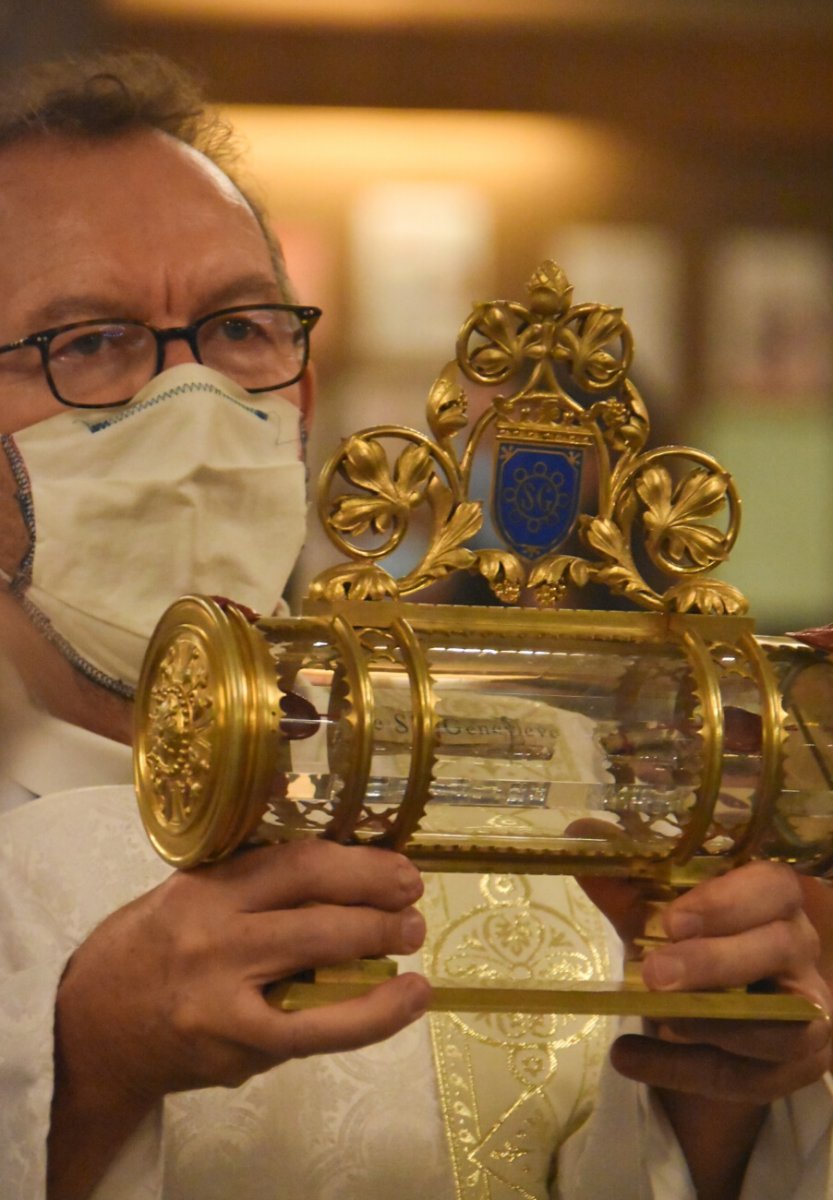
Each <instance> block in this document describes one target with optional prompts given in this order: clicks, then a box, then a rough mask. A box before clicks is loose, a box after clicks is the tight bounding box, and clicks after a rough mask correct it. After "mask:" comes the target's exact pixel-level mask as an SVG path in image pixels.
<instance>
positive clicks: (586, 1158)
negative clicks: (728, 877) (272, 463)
mask: <svg viewBox="0 0 833 1200" xmlns="http://www.w3.org/2000/svg"><path fill="white" fill-rule="evenodd" d="M44 729H48V730H49V732H50V738H49V743H48V745H43V744H41V746H40V750H39V751H38V749H37V740H38V739H37V738H36V737H34V735H33V737H32V738H31V739H30V740H29V741H28V742H27V743H26V744H25V745H24V744H23V743H22V742H21V743H20V745H19V746H18V751H19V753H18V762H17V767H18V768H19V771H18V772H17V777H18V780H19V782H22V783H24V784H26V785H27V788H28V790H29V791H34V790H37V786H38V785H39V784H42V783H43V780H44V777H46V776H50V775H51V776H52V777H53V779H54V777H57V778H60V777H61V776H62V774H64V773H65V774H66V776H67V777H68V778H71V779H72V780H73V782H75V783H76V784H78V785H79V786H77V787H76V789H75V790H73V791H71V792H60V793H58V794H55V795H52V796H44V797H42V798H41V799H39V800H34V801H32V802H31V803H27V804H24V805H21V806H19V807H17V808H15V809H13V810H12V811H9V812H7V813H5V814H4V815H3V816H2V817H0V835H1V836H0V858H2V863H1V864H0V914H2V915H1V916H0V938H1V939H2V940H1V941H0V972H1V973H2V981H1V982H0V989H1V990H0V1181H2V1183H0V1194H2V1196H3V1197H6V1196H8V1197H9V1198H11V1197H14V1198H15V1200H43V1198H44V1196H45V1165H46V1137H47V1133H48V1125H49V1106H50V1098H51V1092H52V1078H53V1040H52V1027H53V1009H54V998H55V991H56V988H57V985H58V982H59V980H60V976H61V973H62V971H63V969H64V966H65V964H66V961H67V959H68V957H69V956H70V955H71V953H72V951H73V949H74V948H75V947H76V946H77V945H78V944H79V943H80V942H81V941H82V940H83V939H84V938H85V936H87V934H88V933H89V931H90V930H91V929H92V928H93V927H94V926H95V925H96V924H97V923H98V922H99V921H100V920H101V919H102V918H103V917H104V916H105V915H106V914H107V913H108V912H110V911H112V910H113V909H115V908H117V907H118V906H120V905H121V904H123V903H125V902H126V901H128V900H130V899H131V898H133V897H134V896H136V895H138V894H140V893H141V892H143V891H145V890H147V889H148V888H149V887H152V886H153V885H155V884H156V883H158V882H159V881H161V880H162V879H164V878H165V877H166V875H167V874H168V871H169V868H168V867H166V866H165V864H164V863H162V862H161V860H159V859H157V858H156V856H155V855H154V853H153V852H152V850H151V849H150V846H149V844H148V842H147V839H146V838H145V835H144V833H143V831H142V828H141V825H140V822H139V819H138V814H137V810H136V804H135V800H134V799H133V796H132V790H131V788H130V787H129V785H123V786H103V787H102V786H99V787H86V788H85V787H83V786H81V784H82V783H83V780H82V779H81V778H80V777H81V776H82V775H83V771H84V761H85V760H86V761H87V767H88V771H89V778H91V779H93V780H95V779H96V777H97V774H99V775H100V772H101V771H102V770H103V771H105V772H113V771H114V769H115V768H114V759H113V758H110V759H109V761H108V764H107V765H106V766H103V765H102V760H101V757H100V754H99V752H103V754H104V756H105V757H107V756H114V758H115V759H117V760H120V763H121V766H120V768H119V769H120V770H122V771H124V772H126V773H129V752H128V751H127V750H126V749H125V748H122V749H121V751H119V750H118V748H116V750H115V751H114V748H113V744H112V743H107V744H106V745H102V744H101V743H102V739H100V738H95V737H94V736H93V735H89V734H85V733H83V732H82V731H79V730H73V731H69V732H68V733H67V736H66V737H65V738H63V739H62V737H61V736H60V732H61V731H60V730H58V729H57V728H56V727H55V726H52V725H51V723H49V722H47V725H46V726H44ZM27 758H28V763H27V761H26V760H27ZM37 777H39V778H37ZM17 798H19V796H18V797H17ZM425 912H426V916H427V918H428V923H429V937H428V942H427V945H426V949H425V951H424V958H425V960H426V966H427V968H428V970H429V972H430V973H432V974H436V973H439V974H440V975H444V976H446V977H449V978H454V979H457V980H461V979H471V980H474V979H477V978H479V979H482V980H484V981H489V982H506V981H508V980H510V979H511V978H513V977H515V978H517V977H518V976H517V973H518V972H519V971H521V973H522V974H523V973H524V972H526V973H527V975H528V977H530V978H535V979H536V980H539V981H542V982H544V981H546V980H547V979H549V980H552V979H554V978H555V975H554V974H553V972H558V973H560V975H561V977H570V976H572V977H574V978H576V977H588V975H589V976H591V977H592V976H593V975H601V974H605V973H607V972H608V971H609V970H610V959H611V953H610V950H609V946H608V944H606V942H607V936H608V935H606V933H605V929H604V926H603V923H602V921H601V919H600V918H599V917H598V915H597V914H596V913H595V911H594V910H593V909H592V908H591V906H590V905H589V904H588V903H587V901H586V900H585V899H584V897H583V896H582V894H581V893H580V891H579V889H578V888H577V887H576V886H575V885H574V883H573V881H572V880H563V879H561V878H558V877H538V878H535V879H532V880H528V879H521V878H516V877H510V876H489V877H477V876H456V875H449V876H433V877H431V878H429V880H428V886H427V891H426V899H425ZM554 964H560V965H554ZM406 965H408V966H410V965H416V966H419V965H420V964H419V956H415V960H414V961H409V962H408V963H407V964H406ZM610 1034H611V1030H610V1029H609V1028H608V1027H607V1022H605V1021H603V1020H600V1019H597V1018H567V1017H556V1018H540V1017H538V1018H497V1017H478V1018H457V1017H449V1016H442V1017H441V1016H434V1017H431V1018H430V1019H426V1020H423V1021H420V1022H418V1023H417V1024H416V1025H414V1026H412V1027H411V1028H409V1029H407V1030H405V1031H403V1032H402V1033H400V1034H399V1035H397V1036H396V1037H394V1038H392V1039H390V1040H389V1041H388V1042H386V1043H384V1044H382V1045H380V1046H374V1047H370V1048H368V1049H365V1050H360V1051H353V1052H351V1053H349V1054H338V1055H328V1056H322V1057H317V1058H311V1059H305V1060H303V1061H296V1062H290V1063H287V1064H284V1065H283V1066H280V1067H277V1068H275V1069H274V1070H272V1071H270V1072H268V1073H267V1074H265V1075H262V1076H258V1077H256V1078H255V1079H252V1080H250V1081H249V1082H248V1083H247V1084H245V1085H244V1086H243V1087H241V1088H238V1089H236V1090H225V1089H210V1090H206V1091H202V1092H194V1093H187V1094H182V1095H176V1096H171V1097H168V1099H167V1100H166V1102H165V1104H164V1107H161V1106H160V1108H159V1110H158V1111H156V1112H154V1113H153V1114H151V1116H150V1117H148V1118H147V1119H146V1121H145V1122H144V1123H143V1125H142V1126H141V1127H140V1128H139V1129H138V1130H137V1131H136V1133H135V1134H134V1135H133V1137H132V1138H131V1139H130V1140H129V1141H128V1143H127V1144H126V1145H125V1146H124V1147H123V1150H122V1152H121V1154H120V1155H119V1157H118V1159H117V1160H116V1161H115V1162H114V1163H113V1164H112V1166H111V1168H110V1170H109V1171H108V1173H107V1175H106V1176H105V1178H104V1179H103V1180H102V1182H101V1183H100V1185H99V1187H98V1188H97V1189H96V1191H95V1200H160V1198H163V1200H229V1198H230V1197H236V1198H239V1200H425V1198H426V1197H430V1198H431V1200H546V1197H548V1196H552V1197H557V1198H558V1200H607V1198H608V1197H610V1198H611V1200H614V1198H615V1200H695V1198H694V1192H693V1189H692V1187H691V1183H690V1180H689V1178H688V1173H687V1171H686V1168H685V1164H684V1162H683V1160H682V1156H681V1154H680V1151H679V1148H678V1146H677V1143H676V1141H675V1139H674V1137H673V1134H672V1133H671V1131H670V1129H669V1127H668V1125H667V1122H666V1121H665V1119H664V1117H663V1115H662V1113H661V1112H660V1111H659V1109H658V1106H657V1105H655V1104H654V1103H653V1102H652V1099H651V1096H650V1095H649V1093H648V1092H647V1090H646V1089H644V1088H641V1087H638V1086H636V1085H634V1084H632V1083H630V1082H628V1081H626V1080H624V1079H622V1078H621V1077H619V1076H616V1075H615V1073H613V1072H612V1071H609V1070H608V1069H606V1068H603V1063H604V1058H605V1049H606V1046H607V1044H608V1042H609V1038H610ZM600 1070H601V1071H602V1085H601V1088H600V1089H599V1092H598V1102H597V1105H596V1110H595V1113H594V1115H593V1116H592V1117H591V1118H590V1119H589V1120H588V1121H586V1123H585V1124H584V1125H583V1126H582V1122H583V1121H584V1119H585V1117H586V1116H587V1113H588V1111H589V1109H590V1106H591V1104H593V1103H594V1101H596V1092H597V1081H598V1076H599V1072H600ZM831 1113H833V1103H832V1102H831V1097H830V1094H829V1092H828V1089H827V1087H826V1085H825V1083H824V1082H822V1083H819V1084H816V1085H814V1086H812V1087H810V1088H806V1089H804V1090H803V1091H802V1092H799V1093H797V1094H796V1095H795V1096H793V1097H791V1098H790V1099H789V1100H786V1101H781V1102H779V1103H777V1104H775V1105H773V1106H772V1110H771V1113H770V1116H769V1119H768V1121H767V1124H766V1126H765V1128H764V1131H763V1132H762V1134H761V1136H760V1137H759V1140H758V1144H757V1147H756V1150H755V1153H754V1155H753V1158H752V1162H751V1164H750V1167H749V1170H748V1172H747V1180H746V1184H745V1186H744V1190H743V1193H742V1200H833V1188H831V1184H830V1169H829V1156H830V1150H829V1143H830V1131H831ZM580 1126H581V1128H579V1127H580ZM576 1130H578V1132H576ZM571 1135H572V1136H571ZM565 1139H566V1141H565ZM562 1142H563V1143H564V1146H563V1149H559V1147H560V1146H561V1143H562ZM556 1164H557V1166H556ZM556 1170H557V1179H556V1178H555V1173H556Z"/></svg>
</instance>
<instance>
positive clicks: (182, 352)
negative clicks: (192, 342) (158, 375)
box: [162, 338, 197, 371]
mask: <svg viewBox="0 0 833 1200" xmlns="http://www.w3.org/2000/svg"><path fill="white" fill-rule="evenodd" d="M196 361H197V358H196V356H195V354H194V352H193V350H192V349H191V347H190V346H189V345H188V342H187V341H186V339H185V338H171V340H170V341H169V342H168V343H167V344H166V346H165V351H164V354H163V356H162V370H163V371H164V370H166V369H167V368H168V367H178V366H179V365H180V363H188V362H196Z"/></svg>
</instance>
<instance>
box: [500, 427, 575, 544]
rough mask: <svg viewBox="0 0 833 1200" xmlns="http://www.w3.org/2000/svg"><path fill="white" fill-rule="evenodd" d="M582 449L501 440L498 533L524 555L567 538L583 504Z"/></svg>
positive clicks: (559, 542)
mask: <svg viewBox="0 0 833 1200" xmlns="http://www.w3.org/2000/svg"><path fill="white" fill-rule="evenodd" d="M583 466H584V450H583V448H581V447H577V446H557V445H556V446H553V445H540V444H535V443H530V442H510V441H503V440H500V441H498V444H497V456H496V463H495V474H494V481H493V490H492V516H493V518H494V522H495V527H496V528H497V530H498V532H499V533H500V536H501V537H502V538H503V540H504V542H506V544H507V546H509V548H510V549H511V550H514V551H515V553H516V554H519V555H520V556H521V557H522V558H525V559H536V558H541V557H542V555H544V554H549V553H551V552H552V551H553V550H557V549H558V547H559V546H560V545H561V544H562V543H563V542H565V541H566V540H567V538H568V537H569V536H570V534H571V533H572V531H573V529H574V527H575V523H576V518H577V516H578V510H579V498H580V493H581V474H582V469H583Z"/></svg>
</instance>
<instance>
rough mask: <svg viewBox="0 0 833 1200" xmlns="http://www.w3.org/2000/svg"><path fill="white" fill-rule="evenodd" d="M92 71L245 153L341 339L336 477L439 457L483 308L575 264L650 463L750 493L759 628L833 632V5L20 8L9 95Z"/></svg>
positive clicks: (331, 431) (331, 3)
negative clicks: (434, 450) (149, 76)
mask: <svg viewBox="0 0 833 1200" xmlns="http://www.w3.org/2000/svg"><path fill="white" fill-rule="evenodd" d="M91 48H108V49H123V48H143V49H154V50H158V51H161V52H163V53H166V54H169V55H171V56H172V57H174V58H176V59H178V60H179V61H181V62H183V63H185V64H186V65H188V66H191V67H192V68H194V69H196V71H197V72H198V73H199V74H200V75H201V76H202V78H203V79H204V81H205V83H206V85H207V91H208V94H209V96H210V97H211V99H212V100H213V101H215V102H216V103H218V104H220V105H221V106H222V107H223V108H224V109H226V110H227V111H228V115H229V117H230V119H231V120H232V122H233V123H234V124H235V126H236V127H237V128H238V130H239V131H240V133H241V135H242V137H243V139H244V143H245V146H246V149H247V159H248V163H249V166H250V169H251V172H252V174H253V176H255V177H256V178H257V179H258V181H259V186H260V193H261V195H262V196H263V198H264V199H265V201H266V203H267V205H268V207H269V209H270V211H271V213H272V215H273V217H274V221H275V225H276V228H277V229H278V230H279V232H280V234H281V237H282V239H283V241H284V244H285V249H286V253H287V258H288V261H289V265H290V270H291V272H292V274H293V275H294V277H295V279H296V282H297V285H298V290H299V293H300V298H301V299H302V300H303V301H306V302H309V303H316V304H320V305H321V306H322V307H323V308H324V309H325V317H324V318H323V320H322V322H321V324H320V325H319V327H318V329H317V330H316V334H315V336H314V351H315V357H316V361H317V365H318V370H319V374H320V379H321V397H320V402H319V410H318V421H317V426H316V429H315V431H314V437H313V444H312V448H311V464H312V469H313V471H314V472H315V471H317V468H318V466H319V464H320V463H321V461H322V460H323V458H324V457H326V456H327V455H329V453H330V452H331V451H332V450H333V449H334V448H335V447H336V445H337V444H338V441H339V439H340V438H341V437H342V436H344V435H346V434H348V433H350V432H352V431H353V430H355V429H357V428H359V427H362V426H364V425H367V424H373V423H377V422H380V421H398V422H403V423H408V424H412V425H416V426H418V427H420V428H424V415H423V414H424V404H425V398H426V394H427V390H428V388H429V386H430V384H431V382H432V380H433V378H434V377H435V375H436V374H437V372H438V371H439V369H440V367H441V366H442V364H443V363H444V362H445V361H446V360H447V359H448V358H450V357H451V356H452V353H453V344H454V339H455V336H456V331H457V328H458V326H459V325H460V323H461V322H462V320H463V319H464V318H465V316H466V315H467V313H468V310H469V307H470V305H471V303H472V301H473V300H480V299H487V298H492V297H496V296H502V297H506V298H509V299H524V298H525V294H526V293H525V283H526V280H527V279H528V277H529V275H530V274H531V272H532V270H533V269H534V268H535V266H537V264H538V263H539V262H540V261H541V260H542V259H543V258H544V257H552V258H554V259H556V261H558V262H559V263H560V264H561V265H562V266H563V268H564V269H565V270H566V272H567V274H568V276H569V277H570V279H571V281H572V282H573V284H574V286H575V300H576V301H600V302H603V303H606V304H612V305H622V306H623V307H624V310H625V317H626V319H628V321H629V323H630V324H631V327H632V329H633V331H634V335H635V340H636V360H635V367H636V370H635V375H636V379H637V382H638V385H639V387H640V388H641V390H642V393H643V395H644V396H645V398H646V401H647V403H648V406H649V410H650V412H651V415H652V421H653V426H654V432H653V434H652V439H651V440H652V444H658V443H659V442H668V441H674V442H684V443H688V444H691V445H694V446H698V447H701V448H702V449H705V450H708V451H709V452H710V453H712V454H714V455H716V456H717V457H718V458H719V459H720V460H721V462H722V463H723V464H724V465H725V466H726V467H727V468H728V469H729V470H730V471H731V472H732V474H733V475H734V476H735V478H736V480H737V483H738V486H739V489H740V493H741V496H742V497H743V501H744V527H743V531H742V533H741V537H740V540H739V542H738V545H737V547H736V549H735V552H734V554H733V558H732V562H731V564H730V567H729V568H728V569H727V570H726V571H725V575H726V577H727V578H729V579H731V581H732V582H733V583H736V584H737V585H738V586H740V587H741V589H742V590H743V591H745V592H746V594H747V595H748V596H749V597H750V600H751V608H752V612H753V615H754V616H755V617H756V619H757V624H758V628H759V629H760V630H761V631H763V632H776V631H782V630H785V629H795V628H800V627H802V626H805V625H809V624H818V623H826V622H829V621H833V419H831V415H832V413H833V5H831V3H830V0H789V2H785V3H781V0H477V3H474V2H473V0H234V2H233V3H232V2H230V0H52V2H51V3H50V2H49V0H0V64H2V67H3V68H4V69H5V70H9V69H11V68H12V67H14V66H16V65H17V64H19V63H22V62H25V61H28V60H33V59H40V58H44V57H51V56H53V55H56V54H60V53H63V52H66V51H70V52H72V51H83V50H87V49H91ZM327 546H328V544H327V543H325V542H324V541H323V539H322V538H320V537H315V536H313V537H311V539H310V544H309V547H308V550H307V553H306V555H305V560H304V563H303V565H302V568H301V571H300V572H299V586H301V585H302V584H303V582H304V580H305V579H306V578H308V577H309V576H310V575H311V574H312V573H314V572H315V571H316V570H319V569H321V568H322V567H323V566H325V565H328V564H329V563H330V562H331V561H332V558H333V552H332V550H331V549H328V548H327Z"/></svg>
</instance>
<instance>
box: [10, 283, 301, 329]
mask: <svg viewBox="0 0 833 1200" xmlns="http://www.w3.org/2000/svg"><path fill="white" fill-rule="evenodd" d="M282 299H283V297H282V296H281V293H280V288H279V287H278V283H277V280H276V279H275V278H274V277H273V276H271V275H266V274H262V273H253V274H250V275H241V276H239V277H238V278H236V279H232V280H229V281H228V282H227V283H224V284H222V285H221V286H220V287H218V288H214V289H212V290H211V291H209V292H207V293H204V294H202V295H201V296H200V297H199V305H198V309H197V310H196V311H195V312H194V313H193V315H192V319H193V318H195V317H199V316H201V315H203V314H204V313H208V312H212V311H213V310H214V309H217V308H228V307H231V306H232V305H238V304H239V305H244V304H248V303H254V304H275V303H280V302H281V301H282ZM132 309H133V305H132V304H127V303H125V302H124V300H119V299H116V298H114V295H113V294H112V293H109V292H76V293H73V294H71V295H67V296H59V297H57V298H56V299H54V300H50V301H48V302H47V303H46V304H43V305H41V306H40V307H38V308H37V309H36V310H35V311H34V312H33V314H32V316H31V318H30V319H29V321H27V328H29V329H47V328H49V327H50V326H52V325H62V324H64V323H65V322H66V323H68V322H70V321H83V320H85V319H86V318H87V317H89V318H91V319H97V318H99V317H123V318H130V317H132V318H133V319H134V320H141V316H140V315H139V314H137V313H135V312H133V311H131V310H132Z"/></svg>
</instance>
